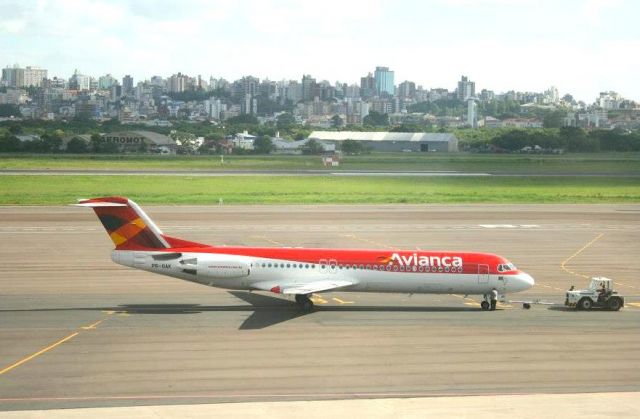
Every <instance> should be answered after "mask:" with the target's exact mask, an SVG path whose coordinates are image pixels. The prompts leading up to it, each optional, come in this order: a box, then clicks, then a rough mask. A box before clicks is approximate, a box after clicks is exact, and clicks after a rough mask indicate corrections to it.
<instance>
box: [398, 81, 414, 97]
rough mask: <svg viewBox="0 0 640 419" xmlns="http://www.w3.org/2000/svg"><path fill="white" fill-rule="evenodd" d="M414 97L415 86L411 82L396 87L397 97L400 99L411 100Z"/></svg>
mask: <svg viewBox="0 0 640 419" xmlns="http://www.w3.org/2000/svg"><path fill="white" fill-rule="evenodd" d="M415 95H416V84H415V83H414V82H412V81H404V82H402V83H400V85H399V86H398V96H399V97H400V98H402V99H413V97H414V96H415Z"/></svg>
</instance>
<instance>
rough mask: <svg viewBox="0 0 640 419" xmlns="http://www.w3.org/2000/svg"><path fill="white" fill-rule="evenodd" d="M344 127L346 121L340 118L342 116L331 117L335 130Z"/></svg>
mask: <svg viewBox="0 0 640 419" xmlns="http://www.w3.org/2000/svg"><path fill="white" fill-rule="evenodd" d="M343 125H344V121H343V120H342V118H340V115H333V116H332V117H331V126H332V127H334V128H341V127H342V126H343Z"/></svg>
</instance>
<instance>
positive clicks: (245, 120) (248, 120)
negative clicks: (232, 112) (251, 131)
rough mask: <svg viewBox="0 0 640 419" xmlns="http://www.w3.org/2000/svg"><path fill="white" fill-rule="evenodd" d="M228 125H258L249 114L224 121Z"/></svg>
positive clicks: (254, 118)
mask: <svg viewBox="0 0 640 419" xmlns="http://www.w3.org/2000/svg"><path fill="white" fill-rule="evenodd" d="M225 122H226V123H227V124H229V125H241V124H252V125H258V118H256V117H255V116H253V115H250V114H248V113H247V114H242V115H238V116H234V117H233V118H229V119H227V120H226V121H225Z"/></svg>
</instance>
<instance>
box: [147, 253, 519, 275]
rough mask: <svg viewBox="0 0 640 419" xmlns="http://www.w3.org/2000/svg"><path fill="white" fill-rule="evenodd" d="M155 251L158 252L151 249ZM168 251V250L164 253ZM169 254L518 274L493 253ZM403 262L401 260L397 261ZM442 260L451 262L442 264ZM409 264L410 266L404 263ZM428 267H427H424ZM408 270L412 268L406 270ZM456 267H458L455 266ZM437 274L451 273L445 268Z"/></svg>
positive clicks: (471, 272) (505, 261)
mask: <svg viewBox="0 0 640 419" xmlns="http://www.w3.org/2000/svg"><path fill="white" fill-rule="evenodd" d="M149 250H156V249H149ZM162 251H165V250H162ZM166 251H167V252H185V253H205V254H223V255H234V256H248V257H257V258H264V259H275V260H283V261H296V262H302V263H313V264H318V263H320V261H323V263H336V264H338V265H350V266H352V265H357V266H358V267H359V266H360V265H364V266H367V265H377V266H378V267H380V266H385V267H386V266H388V265H389V263H381V261H384V262H386V261H387V260H391V262H390V264H391V266H392V268H391V269H392V270H393V271H394V272H396V270H395V269H393V267H394V266H398V267H400V266H403V267H404V268H405V272H415V271H413V270H412V269H411V268H412V267H413V266H416V267H419V266H421V265H420V259H421V258H423V257H427V258H429V260H430V262H431V258H432V257H434V258H435V259H434V260H433V262H436V261H437V260H439V261H440V264H437V263H434V264H431V263H430V264H429V265H427V266H428V267H429V268H431V267H432V266H435V267H436V268H438V267H442V268H445V266H446V265H448V266H449V267H452V265H451V262H452V261H453V258H461V259H462V269H463V270H462V272H460V271H459V270H458V269H455V270H454V269H450V272H449V273H467V274H477V273H478V266H479V265H487V266H488V271H489V272H488V273H489V274H500V275H515V274H517V273H518V271H517V270H515V271H509V272H498V270H497V268H498V265H499V264H505V263H508V261H507V260H506V259H505V258H503V257H501V256H498V255H495V254H491V253H476V252H473V253H470V252H451V251H438V252H425V251H415V252H414V251H410V250H395V251H394V250H384V249H381V250H375V249H373V250H372V249H301V248H277V247H276V248H274V247H209V246H207V247H186V248H170V249H166ZM393 254H396V255H397V256H399V257H400V258H395V259H393V260H392V259H391V256H392V255H393ZM398 259H401V260H398ZM443 259H444V260H445V261H446V262H448V263H447V264H443V263H442V262H443ZM406 261H410V263H405V262H406ZM422 266H425V265H422ZM427 266H425V268H426V267H427ZM407 267H408V268H409V269H408V270H407ZM456 268H457V267H456ZM437 272H438V273H448V272H446V271H445V270H444V269H443V270H442V271H440V270H439V269H437Z"/></svg>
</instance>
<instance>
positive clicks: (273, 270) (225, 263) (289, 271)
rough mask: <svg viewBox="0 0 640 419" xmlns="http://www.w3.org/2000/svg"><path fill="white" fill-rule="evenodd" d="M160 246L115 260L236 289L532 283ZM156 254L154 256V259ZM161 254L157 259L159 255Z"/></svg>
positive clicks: (521, 286) (478, 288) (432, 289)
mask: <svg viewBox="0 0 640 419" xmlns="http://www.w3.org/2000/svg"><path fill="white" fill-rule="evenodd" d="M166 255H167V254H166V253H162V252H149V251H127V250H114V251H113V253H112V259H113V261H114V262H116V263H118V264H121V265H124V266H129V267H132V268H136V269H142V270H145V271H149V272H154V273H158V274H162V275H167V276H171V277H175V278H180V279H183V280H187V281H191V282H196V283H199V284H203V285H208V286H212V287H218V288H225V289H233V290H254V289H259V287H256V286H255V285H254V284H258V283H265V282H274V283H277V282H278V281H285V280H286V281H287V282H288V283H289V284H296V283H299V284H304V283H307V282H310V281H320V280H326V279H328V278H330V279H335V280H348V281H352V282H354V284H353V285H350V286H348V287H344V288H341V289H340V291H341V292H344V291H349V292H392V293H433V294H450V293H458V294H480V295H486V294H488V293H490V291H491V289H492V288H496V290H497V291H498V292H499V293H500V294H501V295H504V294H507V293H512V292H519V291H524V290H526V289H529V288H531V287H532V286H533V279H532V278H531V276H529V275H528V274H526V273H523V272H517V273H514V274H487V273H484V274H480V273H457V272H455V273H454V272H431V271H428V270H427V271H426V272H425V271H419V270H418V269H416V268H412V269H411V270H409V269H408V268H407V270H406V271H402V272H398V271H392V270H389V271H388V270H375V269H372V268H371V267H368V265H366V266H363V265H340V264H332V263H327V262H326V261H324V260H318V261H317V262H316V263H306V262H299V261H293V260H283V259H270V258H264V257H254V256H242V255H229V254H216V253H188V252H186V253H180V257H175V258H173V259H171V258H170V254H169V256H166ZM154 258H155V259H154ZM158 258H159V259H158Z"/></svg>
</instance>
